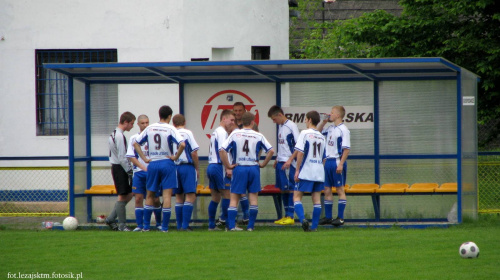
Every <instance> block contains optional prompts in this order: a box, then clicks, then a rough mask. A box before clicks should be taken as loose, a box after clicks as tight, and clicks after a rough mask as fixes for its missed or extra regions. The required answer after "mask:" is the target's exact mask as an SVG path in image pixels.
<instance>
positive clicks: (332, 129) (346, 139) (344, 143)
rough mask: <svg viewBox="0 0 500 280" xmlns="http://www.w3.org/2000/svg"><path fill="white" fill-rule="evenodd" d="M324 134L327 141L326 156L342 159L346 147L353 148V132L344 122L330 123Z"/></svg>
mask: <svg viewBox="0 0 500 280" xmlns="http://www.w3.org/2000/svg"><path fill="white" fill-rule="evenodd" d="M323 135H324V136H325V137H326V141H327V142H326V143H327V145H326V148H325V150H326V151H325V156H326V158H337V159H340V158H341V157H342V151H343V150H344V149H351V132H350V131H349V129H348V128H347V126H345V125H344V123H341V124H339V125H338V126H335V125H330V126H329V127H328V128H326V129H323Z"/></svg>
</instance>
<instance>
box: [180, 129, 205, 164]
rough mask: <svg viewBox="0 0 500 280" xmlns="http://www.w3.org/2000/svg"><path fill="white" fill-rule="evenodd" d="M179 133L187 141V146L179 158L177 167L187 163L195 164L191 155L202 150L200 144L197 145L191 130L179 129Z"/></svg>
mask: <svg viewBox="0 0 500 280" xmlns="http://www.w3.org/2000/svg"><path fill="white" fill-rule="evenodd" d="M178 131H179V133H180V134H181V136H182V138H183V139H184V140H185V141H184V143H185V144H186V146H185V148H184V151H183V152H182V154H181V155H180V156H179V159H178V160H177V161H176V162H175V163H176V164H177V165H179V164H185V163H189V164H193V157H192V156H191V153H192V152H194V151H198V150H199V149H200V146H198V143H196V140H195V139H194V136H193V132H191V130H189V129H185V128H179V129H178Z"/></svg>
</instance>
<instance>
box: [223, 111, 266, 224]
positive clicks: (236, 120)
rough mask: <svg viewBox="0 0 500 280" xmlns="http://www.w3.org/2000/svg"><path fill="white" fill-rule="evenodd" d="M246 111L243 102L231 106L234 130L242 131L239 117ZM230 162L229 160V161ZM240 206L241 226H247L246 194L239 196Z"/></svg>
mask: <svg viewBox="0 0 500 280" xmlns="http://www.w3.org/2000/svg"><path fill="white" fill-rule="evenodd" d="M246 111H247V109H246V107H245V104H243V102H235V103H234V104H233V112H234V123H235V124H236V128H235V129H242V128H243V123H242V122H241V117H242V116H243V113H245V112H246ZM253 130H255V131H259V127H258V126H257V124H254V126H253ZM229 160H231V159H229ZM240 205H241V211H242V212H243V220H242V224H243V225H248V210H249V207H250V204H249V203H248V197H247V195H246V194H242V195H241V199H240Z"/></svg>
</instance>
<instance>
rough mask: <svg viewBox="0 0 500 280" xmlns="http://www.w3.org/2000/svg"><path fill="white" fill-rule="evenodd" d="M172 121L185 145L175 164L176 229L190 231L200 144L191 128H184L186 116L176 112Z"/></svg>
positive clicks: (197, 175) (197, 176)
mask: <svg viewBox="0 0 500 280" xmlns="http://www.w3.org/2000/svg"><path fill="white" fill-rule="evenodd" d="M172 123H173V124H174V126H175V128H177V130H179V133H180V134H181V136H182V138H184V140H185V142H184V143H185V144H186V147H185V149H184V152H183V153H182V154H181V156H180V157H179V159H178V160H177V161H176V162H175V163H176V165H177V189H176V190H175V217H176V220H177V230H182V231H191V228H190V227H189V223H190V222H191V215H192V214H193V207H194V203H195V201H196V187H197V185H198V178H199V164H198V150H199V149H200V146H198V143H197V142H196V140H195V139H194V136H193V133H192V132H191V130H189V129H186V128H185V125H186V118H184V116H183V115H181V114H177V115H175V116H174V117H173V118H172Z"/></svg>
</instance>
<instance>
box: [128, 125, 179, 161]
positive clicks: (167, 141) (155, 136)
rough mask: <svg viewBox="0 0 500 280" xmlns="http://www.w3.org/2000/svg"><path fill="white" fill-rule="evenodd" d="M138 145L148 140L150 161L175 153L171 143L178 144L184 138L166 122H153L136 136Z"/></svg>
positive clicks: (165, 157)
mask: <svg viewBox="0 0 500 280" xmlns="http://www.w3.org/2000/svg"><path fill="white" fill-rule="evenodd" d="M136 141H137V143H138V144H139V145H144V144H145V143H146V142H148V148H149V158H150V159H151V161H157V160H163V159H167V158H168V157H170V156H173V155H174V154H175V150H174V148H173V147H174V146H173V144H176V145H179V143H180V142H184V138H182V135H181V134H180V133H179V131H178V130H177V129H176V128H175V127H173V126H172V125H170V124H168V123H163V122H159V123H155V124H152V125H150V126H148V127H147V128H146V129H144V131H143V132H142V133H141V134H140V135H139V136H137V138H136Z"/></svg>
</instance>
